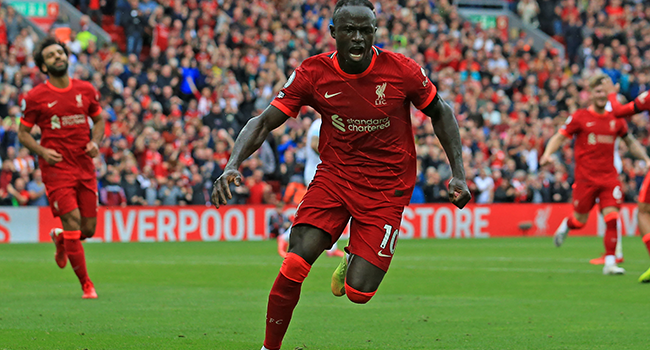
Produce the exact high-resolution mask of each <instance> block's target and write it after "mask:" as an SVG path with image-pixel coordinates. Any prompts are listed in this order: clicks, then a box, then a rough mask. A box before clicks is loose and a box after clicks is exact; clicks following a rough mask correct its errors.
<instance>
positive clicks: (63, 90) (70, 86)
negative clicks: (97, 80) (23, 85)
mask: <svg viewBox="0 0 650 350" xmlns="http://www.w3.org/2000/svg"><path fill="white" fill-rule="evenodd" d="M68 80H69V81H70V83H69V84H68V87H66V88H64V89H59V88H58V87H56V86H54V85H52V84H50V81H49V80H46V81H45V85H46V86H47V87H49V88H50V89H52V90H54V91H56V92H66V91H70V89H72V79H69V78H68Z"/></svg>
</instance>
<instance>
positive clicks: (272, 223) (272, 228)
mask: <svg viewBox="0 0 650 350" xmlns="http://www.w3.org/2000/svg"><path fill="white" fill-rule="evenodd" d="M290 227H291V220H290V219H289V217H288V216H287V215H285V214H284V203H282V202H281V201H278V202H277V203H276V204H275V211H274V212H272V213H271V217H270V218H269V234H270V236H271V238H275V237H278V236H280V235H283V234H284V233H285V232H286V231H287V230H288V229H289V228H290Z"/></svg>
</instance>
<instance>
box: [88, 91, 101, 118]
mask: <svg viewBox="0 0 650 350" xmlns="http://www.w3.org/2000/svg"><path fill="white" fill-rule="evenodd" d="M89 85H90V84H89ZM90 91H91V94H92V95H91V96H90V106H89V107H88V115H90V116H91V117H96V116H98V115H99V113H101V112H102V106H100V105H99V91H97V89H95V87H94V86H92V85H90Z"/></svg>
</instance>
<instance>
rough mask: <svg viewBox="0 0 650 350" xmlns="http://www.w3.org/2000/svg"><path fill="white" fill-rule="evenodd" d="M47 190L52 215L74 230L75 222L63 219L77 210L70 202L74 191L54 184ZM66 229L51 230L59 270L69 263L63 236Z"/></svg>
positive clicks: (47, 186)
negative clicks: (65, 215)
mask: <svg viewBox="0 0 650 350" xmlns="http://www.w3.org/2000/svg"><path fill="white" fill-rule="evenodd" d="M46 189H47V191H46V192H47V197H48V201H49V203H50V210H51V211H52V215H53V216H54V217H59V218H60V219H61V223H62V224H66V225H68V227H73V228H74V227H75V223H74V220H72V221H70V220H69V219H66V218H64V217H62V215H63V213H68V212H70V211H72V210H73V209H75V208H76V204H75V203H71V201H70V198H71V197H74V189H73V188H71V187H65V186H53V185H52V184H48V185H46ZM64 229H65V227H64V228H63V229H61V228H58V227H55V228H52V230H50V237H52V242H54V246H55V247H56V252H55V253H54V261H56V264H57V265H58V266H59V268H64V267H65V266H66V265H67V263H68V255H67V254H66V250H65V237H64V235H63V232H64Z"/></svg>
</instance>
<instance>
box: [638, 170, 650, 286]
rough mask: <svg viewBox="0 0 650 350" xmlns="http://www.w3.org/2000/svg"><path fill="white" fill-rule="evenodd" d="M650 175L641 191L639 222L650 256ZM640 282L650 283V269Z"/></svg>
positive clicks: (642, 275)
mask: <svg viewBox="0 0 650 350" xmlns="http://www.w3.org/2000/svg"><path fill="white" fill-rule="evenodd" d="M649 188H650V174H649V175H646V177H645V179H644V180H643V184H642V185H641V190H640V191H639V203H638V205H639V207H638V213H637V220H638V222H639V234H640V235H641V238H642V239H643V243H644V244H645V247H646V249H647V250H648V253H649V254H650V190H648V189H649ZM639 282H642V283H650V269H648V270H647V271H646V272H644V273H643V274H641V276H639Z"/></svg>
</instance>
